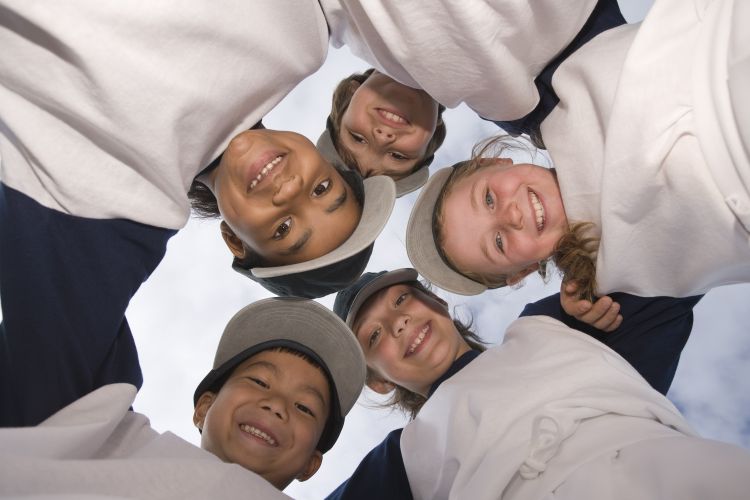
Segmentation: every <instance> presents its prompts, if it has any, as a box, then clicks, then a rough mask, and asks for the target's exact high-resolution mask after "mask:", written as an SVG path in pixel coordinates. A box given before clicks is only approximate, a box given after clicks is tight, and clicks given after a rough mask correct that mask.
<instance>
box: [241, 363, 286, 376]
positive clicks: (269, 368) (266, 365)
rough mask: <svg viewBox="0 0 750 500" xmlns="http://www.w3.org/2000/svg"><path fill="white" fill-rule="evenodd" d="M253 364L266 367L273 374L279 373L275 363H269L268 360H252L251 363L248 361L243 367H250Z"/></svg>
mask: <svg viewBox="0 0 750 500" xmlns="http://www.w3.org/2000/svg"><path fill="white" fill-rule="evenodd" d="M254 366H260V367H261V368H267V369H268V370H270V371H272V372H273V373H274V374H278V373H279V369H278V367H277V366H276V365H275V364H273V363H269V362H268V361H253V362H252V363H250V364H249V365H247V366H246V367H245V369H248V368H252V367H254Z"/></svg>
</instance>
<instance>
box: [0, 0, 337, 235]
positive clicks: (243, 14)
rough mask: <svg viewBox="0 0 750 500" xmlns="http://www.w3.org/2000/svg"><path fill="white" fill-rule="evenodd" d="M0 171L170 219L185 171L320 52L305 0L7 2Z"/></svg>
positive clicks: (17, 183)
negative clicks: (0, 162)
mask: <svg viewBox="0 0 750 500" xmlns="http://www.w3.org/2000/svg"><path fill="white" fill-rule="evenodd" d="M1 12H2V13H1V15H0V47H2V51H1V52H0V157H1V158H2V168H1V170H0V177H1V178H2V181H3V182H4V183H5V184H7V185H9V186H11V187H13V188H15V189H17V190H19V191H21V192H23V193H24V194H26V195H28V196H30V197H32V198H34V199H35V200H37V201H38V202H39V203H41V204H42V205H44V206H46V207H48V208H52V209H55V210H58V211H61V212H65V213H70V214H73V215H78V216H83V217H89V218H117V217H123V218H128V219H131V220H134V221H137V222H142V223H146V224H151V225H154V226H159V227H165V228H171V229H176V228H179V227H181V226H183V225H184V224H185V222H186V221H187V218H188V215H189V205H188V200H187V196H186V193H187V190H188V187H189V186H190V183H191V181H192V180H193V178H194V177H195V175H196V174H197V173H198V172H199V171H200V170H201V169H202V168H204V167H206V166H207V165H208V163H209V162H210V161H211V160H213V159H214V158H215V157H217V156H218V155H219V154H220V153H221V152H222V151H223V150H224V148H225V147H226V146H227V144H228V142H229V140H230V139H231V138H232V137H233V136H234V135H236V134H237V133H239V132H241V131H242V130H246V129H248V128H250V127H251V126H252V125H254V124H255V123H257V122H258V121H259V120H260V119H261V118H263V116H264V115H265V114H266V113H268V111H270V110H271V108H273V106H275V105H276V104H277V103H278V102H279V101H280V100H281V99H282V98H283V97H284V96H285V95H286V94H287V93H288V92H289V91H290V90H291V89H292V88H293V87H294V86H295V85H296V84H297V83H298V82H300V81H302V79H304V78H305V77H306V76H307V75H309V74H311V73H313V72H314V71H315V70H317V69H318V68H319V67H320V66H321V65H322V63H323V60H324V59H325V56H326V53H327V46H328V28H327V25H326V22H325V18H324V16H323V13H322V11H321V9H320V5H319V4H318V2H317V1H314V0H274V1H273V2H248V1H246V0H228V1H223V2H221V3H220V4H217V3H216V2H212V1H209V0H191V1H187V2H159V1H152V0H130V1H127V2H113V1H99V0H69V1H68V0H66V1H64V2H41V1H35V0H9V1H6V2H3V6H2V8H1Z"/></svg>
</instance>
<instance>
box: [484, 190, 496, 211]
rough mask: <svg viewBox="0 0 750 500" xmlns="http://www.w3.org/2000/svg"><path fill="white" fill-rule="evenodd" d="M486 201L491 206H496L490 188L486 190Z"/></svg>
mask: <svg viewBox="0 0 750 500" xmlns="http://www.w3.org/2000/svg"><path fill="white" fill-rule="evenodd" d="M484 203H485V205H487V206H488V207H489V208H495V200H494V199H493V198H492V193H490V190H489V189H488V190H487V191H485V192H484Z"/></svg>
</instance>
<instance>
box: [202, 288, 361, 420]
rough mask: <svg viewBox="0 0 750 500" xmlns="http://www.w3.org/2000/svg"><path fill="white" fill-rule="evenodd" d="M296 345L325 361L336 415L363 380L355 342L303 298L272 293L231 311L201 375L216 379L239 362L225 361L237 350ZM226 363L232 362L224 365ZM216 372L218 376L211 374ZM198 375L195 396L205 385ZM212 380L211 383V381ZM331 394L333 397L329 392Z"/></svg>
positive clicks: (345, 409)
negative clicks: (208, 370)
mask: <svg viewBox="0 0 750 500" xmlns="http://www.w3.org/2000/svg"><path fill="white" fill-rule="evenodd" d="M289 343H293V344H300V345H302V346H304V347H306V348H307V349H309V350H310V351H312V352H314V353H315V354H316V355H317V356H318V357H319V358H320V360H321V361H322V362H323V363H324V364H325V369H326V370H327V371H328V373H329V374H330V376H331V378H332V380H333V383H334V385H335V389H336V397H337V398H338V402H339V407H340V409H341V412H342V415H346V414H347V413H348V412H349V410H351V408H352V406H354V403H355V402H356V401H357V398H358V397H359V394H360V392H362V387H363V386H364V382H365V375H366V365H365V359H364V355H363V354H362V349H361V347H360V346H359V343H358V342H357V340H356V339H355V338H354V336H353V335H352V332H351V330H349V328H348V327H347V326H346V325H345V324H344V322H343V321H341V319H340V318H339V317H338V316H336V315H335V314H334V313H333V312H332V311H330V310H329V309H327V308H326V307H324V306H323V305H321V304H319V303H318V302H315V301H313V300H308V299H298V298H293V297H273V298H269V299H263V300H259V301H257V302H254V303H252V304H250V305H249V306H246V307H244V308H243V309H241V310H240V311H239V312H238V313H237V314H235V315H234V316H233V317H232V319H231V320H229V323H228V324H227V326H226V328H225V329H224V333H223V334H222V336H221V340H220V341H219V347H218V348H217V350H216V356H215V358H214V364H213V370H212V371H211V373H210V374H209V376H207V377H206V379H209V378H213V379H215V380H218V379H219V378H221V375H224V374H226V373H227V372H228V371H230V370H232V369H234V367H235V366H236V365H237V364H238V363H239V362H241V360H240V361H236V360H235V362H234V363H230V361H233V360H234V358H236V356H237V355H238V354H240V353H247V356H245V357H244V358H243V359H247V357H248V356H251V355H252V354H253V351H252V348H253V347H255V346H263V349H264V350H265V349H268V348H269V347H271V346H272V345H273V344H278V345H288V344H289ZM228 364H231V365H232V366H227V365H228ZM212 374H218V375H219V376H216V375H212ZM206 379H204V381H203V382H201V384H199V386H198V389H197V390H196V394H195V398H196V399H197V398H198V397H199V396H200V394H199V393H202V392H203V391H202V390H201V388H207V386H210V385H211V383H206V382H207V380H206ZM215 380H214V381H215ZM332 396H333V395H332Z"/></svg>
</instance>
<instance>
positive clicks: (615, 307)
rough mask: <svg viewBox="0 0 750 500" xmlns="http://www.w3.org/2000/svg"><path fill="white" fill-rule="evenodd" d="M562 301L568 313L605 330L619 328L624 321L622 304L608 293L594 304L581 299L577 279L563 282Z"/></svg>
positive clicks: (609, 330) (561, 288)
mask: <svg viewBox="0 0 750 500" xmlns="http://www.w3.org/2000/svg"><path fill="white" fill-rule="evenodd" d="M560 303H561V304H562V308H563V310H564V311H565V312H566V313H567V314H568V315H570V316H573V317H574V318H575V319H577V320H578V321H583V322H584V323H587V324H589V325H591V326H593V327H594V328H597V329H599V330H602V331H605V332H611V331H613V330H615V329H617V327H619V326H620V324H621V323H622V315H621V314H620V304H618V303H617V302H615V301H613V300H612V298H611V297H609V296H606V295H605V296H604V297H600V298H599V299H597V301H596V302H595V303H593V304H592V303H591V301H590V300H585V299H580V298H579V297H578V284H577V283H576V282H575V281H569V282H563V284H562V286H561V287H560Z"/></svg>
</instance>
